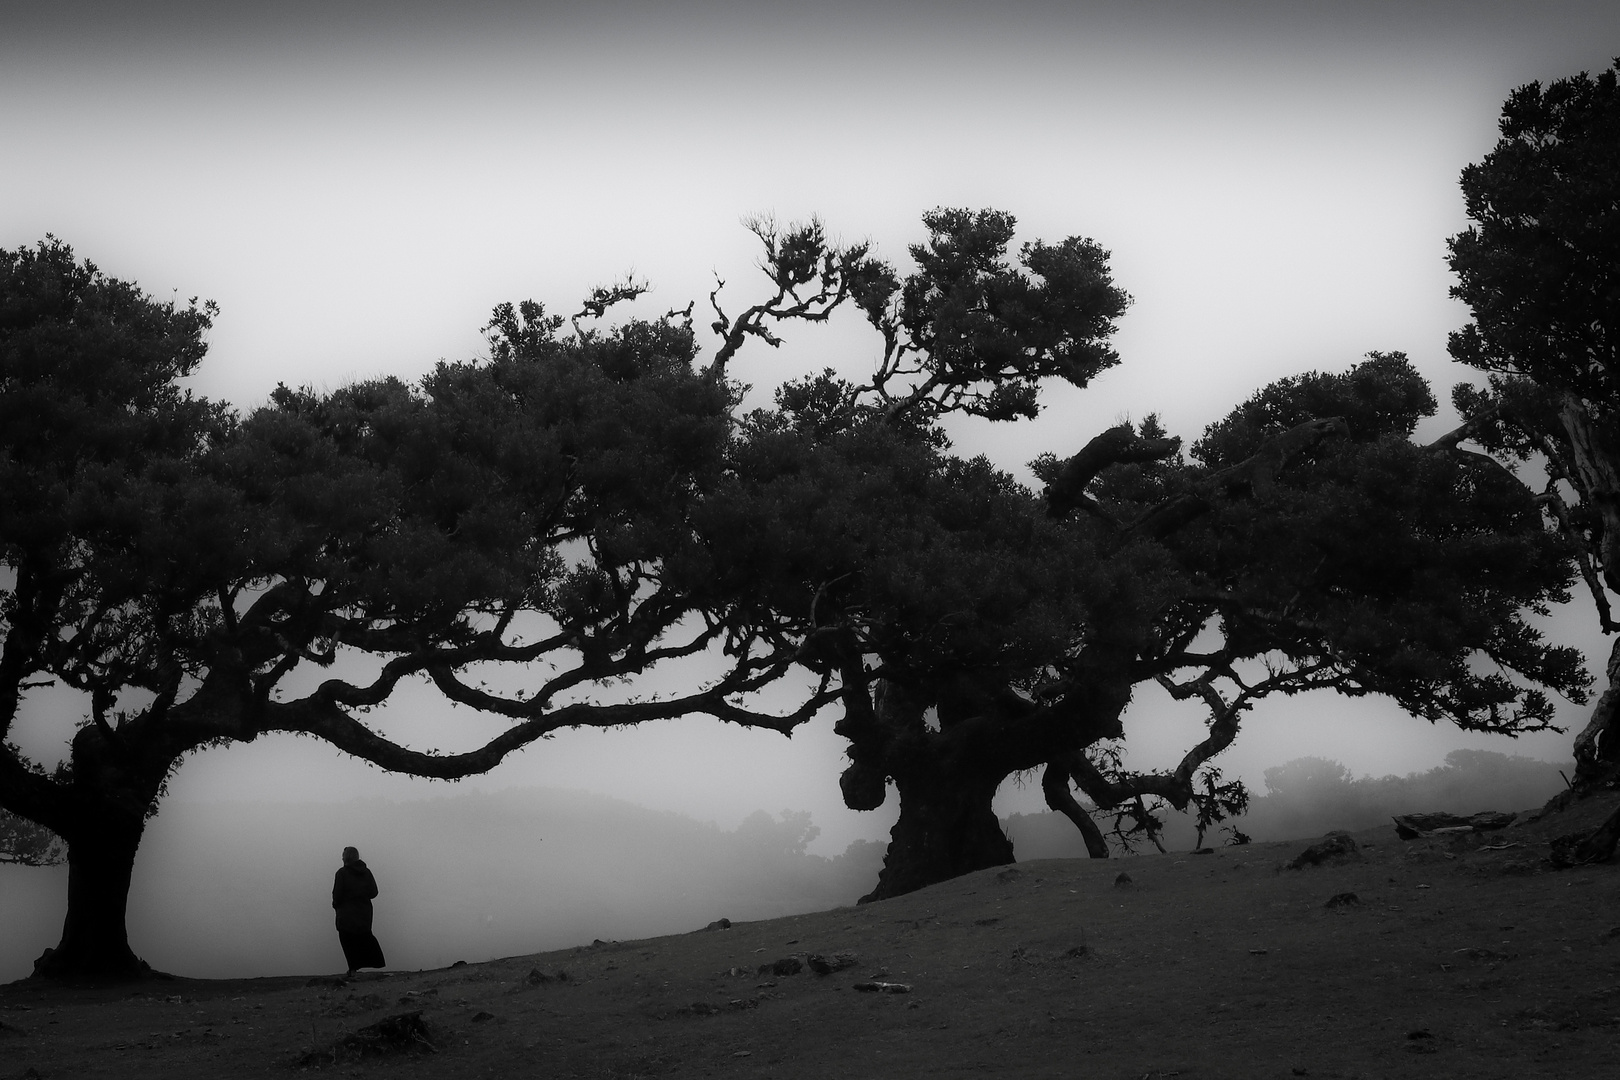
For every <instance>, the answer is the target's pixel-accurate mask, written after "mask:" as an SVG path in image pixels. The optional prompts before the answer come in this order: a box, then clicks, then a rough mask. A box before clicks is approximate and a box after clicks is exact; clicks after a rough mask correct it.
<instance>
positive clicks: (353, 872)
mask: <svg viewBox="0 0 1620 1080" xmlns="http://www.w3.org/2000/svg"><path fill="white" fill-rule="evenodd" d="M376 895H377V879H376V878H374V877H372V876H371V871H370V870H369V869H368V868H367V867H366V864H365V863H364V862H362V861H361V860H360V852H359V851H357V850H356V849H354V848H352V847H346V848H344V849H343V868H342V869H341V870H339V871H338V872H337V876H336V877H335V878H333V879H332V907H333V909H334V910H336V911H337V932H338V941H339V943H341V944H342V946H343V958H344V959H345V960H347V961H348V962H349V972H348V973H349V974H350V975H353V974H354V973H355V971H356V970H358V969H360V968H363V967H377V968H380V967H387V966H388V961H386V960H384V959H383V952H382V946H381V945H379V944H377V939H376V938H375V937H374V936H372V933H371V898H372V897H374V896H376Z"/></svg>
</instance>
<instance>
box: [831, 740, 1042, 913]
mask: <svg viewBox="0 0 1620 1080" xmlns="http://www.w3.org/2000/svg"><path fill="white" fill-rule="evenodd" d="M931 764H932V766H933V767H931V768H920V769H915V770H908V775H906V776H903V777H898V776H897V777H896V778H895V787H896V789H897V790H898V792H899V794H900V820H899V821H897V822H895V825H894V829H893V831H892V832H891V833H890V834H889V852H888V854H887V855H886V856H884V859H883V872H882V873H881V874H879V875H878V883H877V888H875V889H873V890H872V891H871V892H870V893H868V894H866V895H865V896H863V897H861V900H860V902H861V903H863V904H865V903H868V902H869V901H872V900H887V899H888V898H889V897H891V896H900V895H902V894H904V893H908V892H912V891H914V890H916V889H921V888H923V887H924V886H926V885H933V884H936V883H938V882H941V881H948V880H949V879H951V878H953V877H959V876H961V875H962V874H967V873H971V872H973V871H974V870H983V869H985V868H986V867H990V866H1004V865H1006V864H1007V863H1010V862H1012V861H1013V845H1012V841H1011V840H1009V839H1007V835H1006V833H1004V832H1002V831H1001V822H1000V821H999V820H997V818H996V815H995V811H993V810H992V809H991V800H993V799H994V798H995V794H996V788H997V787H999V786H1000V784H1001V781H1002V779H1003V778H1002V777H1000V776H988V775H982V774H977V773H974V772H971V771H969V770H967V769H960V768H954V769H953V768H949V767H945V766H944V765H943V763H940V762H934V763H931Z"/></svg>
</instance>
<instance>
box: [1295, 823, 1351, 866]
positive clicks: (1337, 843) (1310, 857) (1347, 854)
mask: <svg viewBox="0 0 1620 1080" xmlns="http://www.w3.org/2000/svg"><path fill="white" fill-rule="evenodd" d="M1361 858H1362V854H1361V849H1360V848H1359V847H1357V846H1356V841H1355V838H1354V837H1353V836H1351V835H1350V834H1349V833H1347V832H1343V831H1341V830H1335V831H1333V832H1330V833H1328V834H1327V835H1326V836H1324V837H1322V839H1320V840H1318V841H1317V842H1316V843H1314V844H1312V845H1311V846H1310V847H1308V848H1306V849H1305V850H1304V851H1302V852H1300V853H1299V854H1298V855H1295V856H1294V857H1293V859H1292V860H1290V861H1289V863H1288V869H1290V870H1303V869H1304V868H1305V867H1307V866H1334V865H1338V864H1340V863H1347V862H1356V861H1357V860H1359V859H1361Z"/></svg>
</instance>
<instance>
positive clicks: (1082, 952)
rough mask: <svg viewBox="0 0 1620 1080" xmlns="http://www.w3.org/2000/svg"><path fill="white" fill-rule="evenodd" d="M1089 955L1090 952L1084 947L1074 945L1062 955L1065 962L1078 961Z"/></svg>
mask: <svg viewBox="0 0 1620 1080" xmlns="http://www.w3.org/2000/svg"><path fill="white" fill-rule="evenodd" d="M1089 955H1091V950H1090V949H1088V948H1086V947H1085V946H1084V945H1076V946H1074V947H1073V948H1071V949H1068V950H1066V951H1065V952H1064V953H1063V957H1064V959H1066V960H1078V959H1080V958H1081V957H1082V956H1089Z"/></svg>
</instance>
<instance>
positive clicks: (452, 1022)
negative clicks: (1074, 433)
mask: <svg viewBox="0 0 1620 1080" xmlns="http://www.w3.org/2000/svg"><path fill="white" fill-rule="evenodd" d="M1616 802H1617V797H1607V798H1595V799H1590V800H1587V801H1586V802H1585V803H1583V804H1580V805H1579V806H1577V807H1575V808H1573V809H1571V810H1569V811H1567V812H1565V813H1561V814H1556V815H1551V816H1549V817H1548V818H1546V819H1544V820H1542V821H1541V822H1538V823H1536V824H1533V825H1527V826H1520V827H1515V828H1512V829H1508V830H1505V831H1502V832H1496V833H1483V834H1475V835H1472V836H1465V837H1462V838H1446V839H1424V840H1417V841H1412V842H1406V841H1401V840H1399V839H1397V838H1396V836H1395V832H1394V829H1393V828H1387V829H1379V830H1374V831H1370V832H1365V833H1360V834H1357V836H1356V839H1357V840H1358V841H1359V842H1360V843H1361V845H1362V848H1363V852H1362V855H1363V857H1362V858H1361V859H1360V860H1359V861H1352V862H1348V863H1345V864H1342V865H1335V866H1322V867H1314V868H1307V869H1302V870H1286V869H1281V867H1282V866H1283V864H1284V863H1286V862H1287V861H1288V860H1289V859H1291V858H1292V857H1293V856H1294V855H1295V854H1297V853H1298V852H1299V851H1301V850H1302V849H1303V848H1304V847H1306V846H1307V844H1308V843H1309V842H1308V841H1294V842H1290V843H1273V844H1256V845H1250V846H1247V847H1240V848H1234V847H1228V848H1223V849H1220V850H1217V851H1216V852H1214V853H1212V854H1208V855H1191V854H1185V855H1183V854H1175V855H1170V856H1153V857H1142V858H1128V859H1115V860H1108V861H1095V862H1093V861H1087V860H1049V861H1040V862H1031V863H1021V864H1019V865H1018V866H1017V867H1015V868H1008V869H1003V870H1000V871H995V870H991V871H984V872H981V873H978V874H973V875H970V876H968V877H964V878H960V879H958V880H956V881H952V882H948V883H946V884H944V885H940V886H936V887H934V888H931V889H926V890H923V891H921V892H918V893H915V894H912V895H910V896H905V897H901V898H898V899H895V900H890V901H886V902H884V903H879V904H871V905H867V906H865V907H860V908H839V909H836V910H833V911H827V912H821V913H817V914H810V915H802V916H797V917H791V918H784V919H774V920H770V921H767V922H756V923H746V924H737V925H734V926H732V927H731V928H729V929H713V930H704V931H696V932H693V933H690V934H685V935H681V936H676V937H665V938H654V939H649V940H645V941H626V942H610V943H596V944H593V945H588V946H582V947H580V948H576V949H571V950H565V951H561V952H552V953H542V954H536V955H533V956H524V957H513V958H509V959H504V960H496V961H492V962H489V963H483V964H469V965H462V966H456V967H452V968H447V969H442V970H435V971H418V972H392V973H388V974H383V975H367V976H363V977H362V978H360V979H357V980H353V981H349V982H344V981H342V980H340V979H335V978H330V977H312V978H280V979H252V980H224V981H199V980H187V979H174V980H164V979H154V980H151V981H147V982H142V983H140V984H135V985H123V986H119V987H63V986H58V985H40V984H38V983H36V982H34V981H33V980H24V981H22V982H17V983H12V984H9V985H7V986H4V987H0V1080H11V1078H14V1077H30V1078H32V1077H40V1078H43V1080H56V1078H68V1077H72V1078H79V1077H117V1078H120V1080H123V1078H130V1080H134V1078H142V1077H153V1078H157V1077H161V1078H164V1080H190V1078H199V1077H207V1078H212V1077H250V1076H273V1077H286V1076H289V1075H293V1074H299V1073H301V1072H302V1071H305V1070H307V1071H309V1072H313V1073H319V1074H322V1075H329V1076H334V1077H337V1076H354V1077H366V1076H372V1075H388V1076H390V1077H423V1078H428V1077H432V1078H451V1077H524V1076H537V1077H538V1076H544V1077H574V1078H581V1080H584V1078H590V1080H631V1078H640V1077H676V1078H695V1077H784V1078H790V1077H816V1078H828V1077H831V1078H845V1077H851V1078H864V1077H872V1078H879V1077H881V1078H897V1077H924V1076H926V1077H968V1076H982V1075H998V1076H1018V1077H1060V1076H1061V1077H1075V1076H1083V1077H1098V1078H1105V1080H1107V1078H1121V1080H1124V1078H1133V1080H1135V1078H1143V1077H1152V1078H1155V1080H1157V1078H1161V1077H1178V1078H1183V1080H1204V1078H1209V1080H1214V1078H1223V1077H1231V1078H1244V1080H1248V1078H1261V1077H1294V1076H1309V1077H1407V1076H1411V1077H1419V1076H1421V1077H1425V1078H1428V1077H1437V1076H1438V1077H1503V1078H1506V1077H1513V1078H1520V1077H1525V1078H1528V1077H1549V1078H1550V1077H1558V1078H1560V1080H1565V1078H1581V1077H1612V1076H1615V1075H1617V1073H1616V1069H1617V1065H1616V1058H1617V1055H1616V1049H1617V1048H1620V866H1617V865H1616V864H1615V863H1613V862H1611V863H1608V864H1603V865H1597V866H1589V867H1584V868H1579V869H1575V870H1563V871H1554V870H1552V869H1551V868H1550V867H1549V864H1548V863H1547V862H1546V854H1547V841H1548V840H1550V839H1551V838H1552V837H1554V836H1556V835H1558V834H1560V833H1567V832H1571V831H1574V830H1576V829H1579V828H1590V827H1591V826H1593V825H1595V824H1596V823H1597V822H1598V821H1599V820H1601V819H1602V818H1603V817H1604V816H1606V815H1607V814H1608V813H1609V812H1610V811H1612V809H1613V808H1614V806H1615V805H1616ZM1503 845H1506V846H1503ZM1121 873H1124V874H1127V875H1128V876H1129V878H1130V881H1129V882H1128V883H1124V884H1120V883H1116V880H1115V879H1116V877H1117V876H1118V875H1120V874H1121ZM1346 893H1353V894H1354V897H1355V899H1354V900H1353V901H1343V900H1341V901H1340V902H1338V903H1334V904H1332V905H1331V906H1330V905H1329V901H1330V900H1333V898H1335V897H1340V896H1342V894H1346ZM724 914H725V913H724V912H716V913H715V915H716V917H717V918H719V917H720V916H723V915H724ZM840 953H844V954H853V956H854V957H855V959H856V962H855V964H854V966H851V967H848V968H845V969H843V970H840V971H835V972H833V973H832V974H827V975H817V974H815V973H814V972H813V971H811V970H810V969H809V968H805V969H804V970H802V971H799V972H798V973H796V974H785V973H784V974H777V973H774V972H772V971H770V970H769V969H768V968H767V969H766V970H765V972H764V973H762V971H761V969H762V966H765V965H770V964H774V963H775V962H776V961H778V960H785V959H789V958H797V959H800V960H803V959H805V958H806V957H808V956H809V955H811V954H816V955H820V956H822V957H826V958H833V957H835V955H836V954H840ZM791 966H792V965H791V964H788V965H784V966H783V970H784V972H785V970H786V968H788V967H791ZM564 975H566V977H563V976H564ZM871 982H885V983H898V984H904V985H905V986H908V987H909V992H905V993H890V992H863V991H861V990H859V989H858V988H857V984H863V983H871ZM415 1012H419V1013H420V1019H421V1020H422V1021H423V1022H424V1023H425V1025H426V1029H425V1030H426V1033H427V1037H428V1038H430V1039H431V1040H432V1043H433V1049H431V1050H430V1049H428V1048H427V1047H424V1046H421V1045H415V1047H414V1050H412V1049H405V1050H401V1051H400V1052H397V1053H391V1054H385V1055H381V1056H368V1055H365V1054H363V1053H362V1052H361V1051H360V1050H359V1049H357V1048H355V1047H354V1046H353V1045H350V1046H348V1047H345V1046H344V1045H343V1044H342V1040H344V1039H345V1037H347V1036H350V1035H354V1034H355V1033H358V1032H361V1031H362V1030H363V1029H365V1028H366V1027H367V1026H368V1025H371V1024H374V1023H376V1022H378V1021H380V1020H383V1019H385V1018H387V1017H390V1016H397V1015H399V1014H402V1013H415ZM405 1041H406V1042H409V1040H408V1039H407V1040H405Z"/></svg>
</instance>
